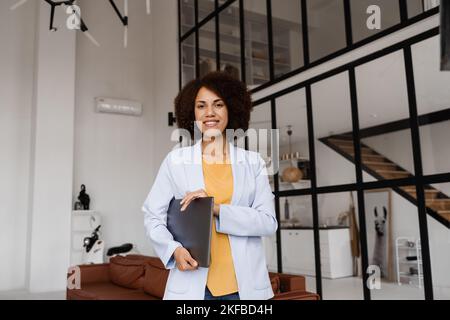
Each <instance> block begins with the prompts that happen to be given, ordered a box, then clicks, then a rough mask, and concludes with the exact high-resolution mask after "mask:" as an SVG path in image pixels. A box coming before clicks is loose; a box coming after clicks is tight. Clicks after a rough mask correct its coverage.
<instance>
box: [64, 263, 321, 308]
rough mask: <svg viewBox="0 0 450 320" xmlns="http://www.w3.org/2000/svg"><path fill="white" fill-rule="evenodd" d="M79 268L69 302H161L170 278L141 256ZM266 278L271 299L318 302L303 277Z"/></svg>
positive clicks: (277, 276) (272, 275) (161, 269)
mask: <svg viewBox="0 0 450 320" xmlns="http://www.w3.org/2000/svg"><path fill="white" fill-rule="evenodd" d="M79 267H80V271H81V277H80V280H81V283H80V287H81V288H80V289H67V295H66V298H67V299H68V300H161V299H162V297H163V296H164V290H165V286H166V282H167V278H168V276H169V270H167V269H165V268H164V265H163V264H162V262H161V260H159V259H158V258H155V257H149V256H142V255H127V256H116V257H113V258H111V259H110V262H109V263H104V264H92V265H80V266H79ZM68 276H69V274H68ZM269 276H270V279H271V283H272V288H273V291H274V293H275V296H274V297H273V298H272V299H273V300H319V296H318V295H317V294H315V293H311V292H307V291H306V288H305V278H304V277H302V276H296V275H289V274H280V273H269Z"/></svg>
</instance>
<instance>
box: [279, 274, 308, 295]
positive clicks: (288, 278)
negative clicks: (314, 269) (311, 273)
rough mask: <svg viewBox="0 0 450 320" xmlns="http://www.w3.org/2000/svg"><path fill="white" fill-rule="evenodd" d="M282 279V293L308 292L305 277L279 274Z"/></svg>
mask: <svg viewBox="0 0 450 320" xmlns="http://www.w3.org/2000/svg"><path fill="white" fill-rule="evenodd" d="M278 277H279V278H280V291H281V293H283V292H289V291H306V284H305V283H306V281H305V277H304V276H298V275H293V274H286V273H278Z"/></svg>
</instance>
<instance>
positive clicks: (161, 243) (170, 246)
mask: <svg viewBox="0 0 450 320" xmlns="http://www.w3.org/2000/svg"><path fill="white" fill-rule="evenodd" d="M168 159H169V157H168V156H167V157H166V158H165V159H164V161H163V163H162V164H161V167H160V169H159V172H158V175H157V176H156V179H155V182H154V183H153V186H152V188H151V190H150V193H149V194H148V196H147V198H146V200H145V202H144V205H143V207H142V211H143V212H144V226H145V231H146V235H147V238H148V239H149V240H150V242H151V243H152V245H153V248H154V249H155V251H156V254H157V255H158V257H159V258H160V259H161V261H162V263H163V264H164V266H165V267H166V269H172V268H174V267H175V259H174V257H173V252H174V251H175V249H176V248H178V247H180V246H182V245H181V243H180V242H177V241H175V240H174V239H173V236H172V234H171V233H170V232H169V230H168V229H167V210H168V208H169V203H170V200H171V199H172V198H173V196H174V195H173V189H172V181H171V176H170V171H169V161H168Z"/></svg>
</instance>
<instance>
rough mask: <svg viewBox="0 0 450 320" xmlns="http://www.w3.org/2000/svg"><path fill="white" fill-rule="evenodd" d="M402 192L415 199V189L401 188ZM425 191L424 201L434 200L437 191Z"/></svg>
mask: <svg viewBox="0 0 450 320" xmlns="http://www.w3.org/2000/svg"><path fill="white" fill-rule="evenodd" d="M401 189H402V190H403V191H405V192H407V193H409V194H410V195H412V196H413V197H414V198H417V194H416V188H401ZM424 191H425V199H426V200H428V199H435V198H436V197H437V196H438V194H439V191H438V190H434V189H426V190H424Z"/></svg>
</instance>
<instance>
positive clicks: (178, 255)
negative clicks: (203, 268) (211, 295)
mask: <svg viewBox="0 0 450 320" xmlns="http://www.w3.org/2000/svg"><path fill="white" fill-rule="evenodd" d="M173 256H174V258H175V261H176V265H177V268H178V270H180V271H190V270H196V269H197V268H198V263H197V261H195V260H194V259H193V258H192V256H191V254H190V253H189V251H187V249H186V248H184V247H178V248H176V249H175V251H174V253H173Z"/></svg>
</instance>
